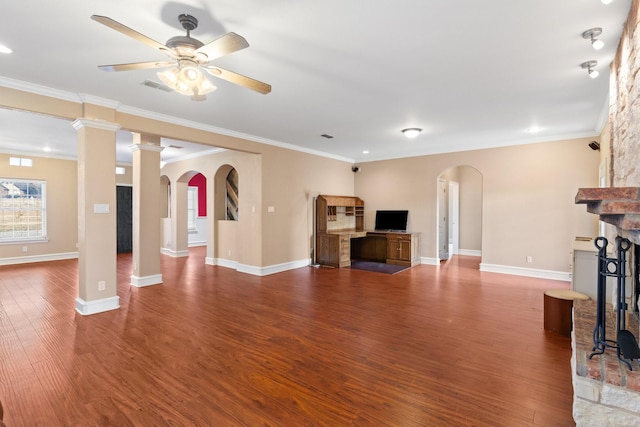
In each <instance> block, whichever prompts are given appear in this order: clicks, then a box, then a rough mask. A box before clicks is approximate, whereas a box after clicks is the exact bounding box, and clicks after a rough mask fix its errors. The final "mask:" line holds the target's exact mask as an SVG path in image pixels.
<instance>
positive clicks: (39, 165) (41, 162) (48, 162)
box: [0, 153, 78, 259]
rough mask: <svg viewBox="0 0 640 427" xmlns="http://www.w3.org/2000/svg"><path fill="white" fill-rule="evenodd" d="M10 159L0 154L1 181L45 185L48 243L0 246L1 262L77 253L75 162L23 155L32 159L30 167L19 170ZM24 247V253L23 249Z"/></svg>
mask: <svg viewBox="0 0 640 427" xmlns="http://www.w3.org/2000/svg"><path fill="white" fill-rule="evenodd" d="M11 156H13V155H11ZM11 156H10V155H8V154H2V153H0V178H20V179H39V180H43V181H46V183H47V237H48V239H49V241H48V242H43V243H24V244H23V243H18V244H8V245H0V259H1V258H15V257H24V256H43V255H50V254H65V253H75V252H77V248H76V244H77V242H78V209H77V206H78V168H77V163H76V161H75V160H59V159H49V158H44V157H32V156H25V157H29V158H31V159H33V167H20V166H9V157H11ZM25 246H26V247H27V252H23V250H22V249H23V247H25Z"/></svg>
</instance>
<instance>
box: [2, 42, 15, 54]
mask: <svg viewBox="0 0 640 427" xmlns="http://www.w3.org/2000/svg"><path fill="white" fill-rule="evenodd" d="M11 52H13V51H12V50H11V49H9V48H8V47H7V46H5V45H3V44H0V53H11Z"/></svg>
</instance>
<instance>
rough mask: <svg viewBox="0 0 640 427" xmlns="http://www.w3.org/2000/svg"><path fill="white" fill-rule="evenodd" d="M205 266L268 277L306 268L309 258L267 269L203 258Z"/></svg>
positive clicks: (225, 260) (221, 259)
mask: <svg viewBox="0 0 640 427" xmlns="http://www.w3.org/2000/svg"><path fill="white" fill-rule="evenodd" d="M204 262H205V264H207V265H219V266H220V267H226V268H232V269H234V270H236V271H238V272H240V273H246V274H251V275H254V276H268V275H270V274H275V273H281V272H283V271H287V270H295V269H296V268H302V267H307V266H308V265H309V264H310V263H311V259H310V258H306V259H302V260H298V261H291V262H285V263H282V264H276V265H270V266H267V267H256V266H253V265H245V264H240V263H238V262H237V261H231V260H228V259H224V258H210V257H207V258H205V261H204Z"/></svg>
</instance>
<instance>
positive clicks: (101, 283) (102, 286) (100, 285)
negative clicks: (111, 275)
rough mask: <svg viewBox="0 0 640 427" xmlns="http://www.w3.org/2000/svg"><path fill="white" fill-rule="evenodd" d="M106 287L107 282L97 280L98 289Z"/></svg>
mask: <svg viewBox="0 0 640 427" xmlns="http://www.w3.org/2000/svg"><path fill="white" fill-rule="evenodd" d="M106 287H107V284H106V283H105V281H104V280H101V281H99V282H98V290H99V291H104V290H105V288H106Z"/></svg>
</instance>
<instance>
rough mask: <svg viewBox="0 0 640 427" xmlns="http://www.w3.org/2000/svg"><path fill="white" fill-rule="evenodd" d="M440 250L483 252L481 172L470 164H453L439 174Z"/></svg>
mask: <svg viewBox="0 0 640 427" xmlns="http://www.w3.org/2000/svg"><path fill="white" fill-rule="evenodd" d="M437 191H438V194H437V197H436V199H437V200H436V201H437V208H436V209H437V224H436V227H437V229H438V230H437V234H436V236H437V239H436V240H437V254H438V259H439V261H445V260H447V259H449V258H450V257H452V256H453V255H471V256H481V255H482V210H483V186H482V174H481V173H480V172H479V171H478V170H477V169H475V168H473V167H471V166H464V165H463V166H453V167H450V168H448V169H446V170H444V171H443V172H442V173H441V174H440V175H438V178H437Z"/></svg>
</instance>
